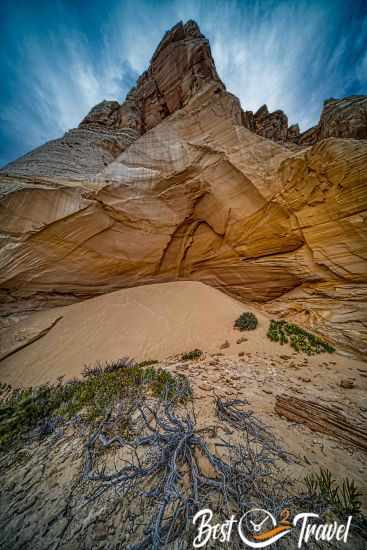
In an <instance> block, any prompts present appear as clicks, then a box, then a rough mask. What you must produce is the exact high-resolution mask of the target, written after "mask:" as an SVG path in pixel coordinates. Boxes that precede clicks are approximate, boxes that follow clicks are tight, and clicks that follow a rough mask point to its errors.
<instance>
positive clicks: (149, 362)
mask: <svg viewBox="0 0 367 550" xmlns="http://www.w3.org/2000/svg"><path fill="white" fill-rule="evenodd" d="M157 363H159V361H158V360H157V359H145V360H144V361H140V363H138V365H139V367H150V365H156V364H157Z"/></svg>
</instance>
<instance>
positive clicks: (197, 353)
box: [181, 349, 203, 361]
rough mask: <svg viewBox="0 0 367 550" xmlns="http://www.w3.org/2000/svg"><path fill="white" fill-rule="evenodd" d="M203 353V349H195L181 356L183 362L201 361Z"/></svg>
mask: <svg viewBox="0 0 367 550" xmlns="http://www.w3.org/2000/svg"><path fill="white" fill-rule="evenodd" d="M202 355H203V352H202V351H201V349H194V350H193V351H186V352H185V353H183V354H182V355H181V359H182V361H193V360H195V359H200V357H202Z"/></svg>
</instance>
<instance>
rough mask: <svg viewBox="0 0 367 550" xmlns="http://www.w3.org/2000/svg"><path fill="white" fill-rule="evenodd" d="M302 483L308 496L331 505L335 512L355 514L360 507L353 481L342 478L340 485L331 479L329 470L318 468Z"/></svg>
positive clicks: (358, 495)
mask: <svg viewBox="0 0 367 550" xmlns="http://www.w3.org/2000/svg"><path fill="white" fill-rule="evenodd" d="M304 483H305V485H306V487H307V492H308V494H309V496H310V497H311V498H312V499H313V500H315V499H318V500H321V501H324V502H325V503H327V504H329V505H331V506H332V507H333V508H334V509H335V511H336V512H338V513H341V514H357V513H359V512H360V509H361V501H360V499H359V497H360V496H362V495H361V493H359V492H358V490H357V488H356V486H355V483H354V481H353V480H352V481H351V480H349V479H344V480H343V483H342V486H340V485H338V484H337V482H336V480H335V479H333V477H332V474H331V472H330V471H329V470H327V469H326V470H324V469H323V468H320V473H318V474H309V475H307V476H306V477H305V479H304Z"/></svg>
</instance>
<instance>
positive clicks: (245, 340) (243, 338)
mask: <svg viewBox="0 0 367 550" xmlns="http://www.w3.org/2000/svg"><path fill="white" fill-rule="evenodd" d="M243 342H248V338H245V337H244V336H243V337H242V338H239V339H238V340H237V342H236V343H237V344H243Z"/></svg>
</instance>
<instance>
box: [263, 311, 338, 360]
mask: <svg viewBox="0 0 367 550" xmlns="http://www.w3.org/2000/svg"><path fill="white" fill-rule="evenodd" d="M267 336H268V338H270V340H272V341H273V342H279V343H280V344H281V345H283V344H287V343H288V342H289V343H290V345H291V346H292V348H293V349H294V350H295V351H297V352H299V351H303V352H304V353H306V354H307V355H314V354H315V353H323V352H328V353H333V352H334V351H335V349H334V348H333V347H332V346H331V345H330V344H329V343H328V342H325V341H324V340H321V338H319V337H318V336H315V335H314V334H311V333H310V332H307V331H306V330H304V329H303V328H300V327H299V326H297V325H295V324H293V323H288V322H287V321H284V320H281V321H274V320H271V321H270V325H269V329H268V332H267Z"/></svg>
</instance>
